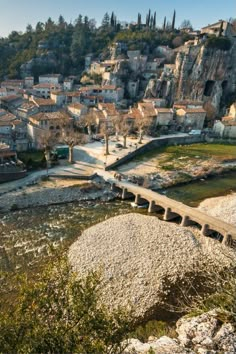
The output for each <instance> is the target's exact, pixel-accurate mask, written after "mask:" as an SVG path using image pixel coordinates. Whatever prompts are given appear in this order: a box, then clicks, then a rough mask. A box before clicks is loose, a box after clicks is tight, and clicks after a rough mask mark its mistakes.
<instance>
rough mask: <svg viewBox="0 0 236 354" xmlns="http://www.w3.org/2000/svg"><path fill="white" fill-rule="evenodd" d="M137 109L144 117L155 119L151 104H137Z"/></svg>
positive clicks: (154, 111) (155, 114)
mask: <svg viewBox="0 0 236 354" xmlns="http://www.w3.org/2000/svg"><path fill="white" fill-rule="evenodd" d="M138 108H139V109H140V110H141V111H142V113H143V114H144V115H145V116H149V117H155V116H157V112H156V110H155V108H154V106H153V104H152V103H151V102H145V103H139V104H138Z"/></svg>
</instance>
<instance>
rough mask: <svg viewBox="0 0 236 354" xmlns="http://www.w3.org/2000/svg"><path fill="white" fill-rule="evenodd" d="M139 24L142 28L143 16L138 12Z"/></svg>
mask: <svg viewBox="0 0 236 354" xmlns="http://www.w3.org/2000/svg"><path fill="white" fill-rule="evenodd" d="M137 24H138V28H139V29H140V28H141V24H142V18H141V14H140V13H138V21H137Z"/></svg>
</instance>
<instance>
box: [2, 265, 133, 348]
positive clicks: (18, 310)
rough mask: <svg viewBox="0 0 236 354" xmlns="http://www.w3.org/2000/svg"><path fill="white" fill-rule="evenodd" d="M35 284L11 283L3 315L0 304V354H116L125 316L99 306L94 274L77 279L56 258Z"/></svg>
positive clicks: (125, 329) (24, 280)
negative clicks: (14, 291) (12, 295)
mask: <svg viewBox="0 0 236 354" xmlns="http://www.w3.org/2000/svg"><path fill="white" fill-rule="evenodd" d="M35 278H36V279H34V280H33V281H32V280H29V279H27V277H21V278H19V277H18V278H17V279H16V281H15V284H18V295H17V298H16V299H15V301H14V302H13V303H12V304H11V305H9V306H10V308H9V307H8V309H7V311H6V310H4V307H5V301H4V300H3V297H1V298H0V306H1V307H0V310H1V311H0V353H37V354H39V353H55V354H56V353H111V354H112V353H120V351H121V344H120V343H121V341H122V340H123V339H124V338H126V335H127V333H128V332H129V330H130V329H131V324H130V323H131V322H130V316H129V314H128V313H127V312H126V311H124V310H121V309H120V310H117V311H114V312H112V313H110V312H109V311H108V310H107V309H106V308H105V307H104V306H103V305H101V304H99V301H98V299H99V284H100V280H99V279H100V276H99V274H98V273H90V274H88V275H87V276H86V277H84V278H82V279H81V278H78V276H77V274H75V273H74V272H73V270H72V268H71V267H70V265H69V264H68V262H67V261H66V260H65V258H62V259H58V260H57V262H56V263H54V264H53V265H50V266H48V267H47V268H46V269H45V270H44V271H43V272H42V274H40V275H38V276H35ZM2 290H3V289H2Z"/></svg>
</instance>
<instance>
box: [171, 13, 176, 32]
mask: <svg viewBox="0 0 236 354" xmlns="http://www.w3.org/2000/svg"><path fill="white" fill-rule="evenodd" d="M175 18H176V11H175V10H174V14H173V18H172V25H171V30H172V31H174V30H175Z"/></svg>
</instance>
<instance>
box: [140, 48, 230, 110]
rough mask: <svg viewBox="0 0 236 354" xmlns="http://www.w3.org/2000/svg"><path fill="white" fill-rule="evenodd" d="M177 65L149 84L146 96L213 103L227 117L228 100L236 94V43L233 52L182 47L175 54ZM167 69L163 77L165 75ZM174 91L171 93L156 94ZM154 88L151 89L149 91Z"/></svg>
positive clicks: (169, 100)
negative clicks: (164, 88)
mask: <svg viewBox="0 0 236 354" xmlns="http://www.w3.org/2000/svg"><path fill="white" fill-rule="evenodd" d="M176 52H177V54H176V59H175V64H174V65H173V68H172V74H173V75H172V76H171V75H170V74H168V75H167V74H164V75H163V74H162V75H161V77H160V78H159V79H154V80H153V79H152V81H150V83H149V85H148V87H147V90H146V93H145V96H146V97H148V96H149V95H150V92H151V93H152V96H153V97H156V98H164V99H166V101H167V102H168V103H169V104H172V103H173V102H174V101H175V100H186V99H187V100H197V101H203V102H208V101H209V102H211V103H212V104H213V106H214V107H215V108H216V111H217V113H219V112H220V111H221V110H222V111H223V113H224V110H225V106H226V105H227V104H228V100H229V97H231V96H232V97H234V96H235V94H236V64H235V63H236V42H235V41H234V42H233V43H232V46H231V49H230V50H225V51H224V50H219V49H213V48H208V47H207V46H206V45H202V44H199V45H194V46H193V45H192V46H181V47H180V48H179V49H178V48H177V50H176ZM166 69H169V68H165V67H164V73H165V72H166ZM155 86H156V87H165V86H166V87H171V88H172V89H171V90H158V89H156V90H155ZM150 88H152V89H150Z"/></svg>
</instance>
